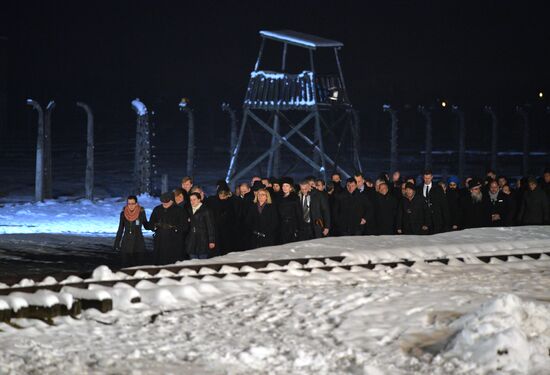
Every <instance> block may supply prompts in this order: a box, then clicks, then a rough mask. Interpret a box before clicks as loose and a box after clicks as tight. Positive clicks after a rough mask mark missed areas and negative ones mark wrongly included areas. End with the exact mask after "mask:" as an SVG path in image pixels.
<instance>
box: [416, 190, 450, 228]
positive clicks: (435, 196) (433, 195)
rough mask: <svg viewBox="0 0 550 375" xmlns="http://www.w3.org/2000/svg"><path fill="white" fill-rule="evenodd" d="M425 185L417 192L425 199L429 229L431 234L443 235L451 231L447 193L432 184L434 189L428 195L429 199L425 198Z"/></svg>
mask: <svg viewBox="0 0 550 375" xmlns="http://www.w3.org/2000/svg"><path fill="white" fill-rule="evenodd" d="M423 190H424V184H422V185H421V186H420V187H419V188H418V189H417V192H416V195H419V196H420V197H422V198H423V199H424V203H425V205H426V209H427V211H428V220H429V221H428V227H429V228H430V233H441V232H445V231H447V230H448V229H449V224H450V219H449V206H448V204H447V198H446V197H445V192H444V191H443V189H442V188H441V186H439V185H436V184H435V183H432V188H431V189H430V192H429V193H428V197H426V198H424V191H423Z"/></svg>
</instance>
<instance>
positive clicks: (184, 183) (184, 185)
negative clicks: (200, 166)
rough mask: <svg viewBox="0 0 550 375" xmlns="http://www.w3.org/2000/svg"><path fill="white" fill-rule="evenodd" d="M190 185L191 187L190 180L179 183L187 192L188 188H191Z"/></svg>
mask: <svg viewBox="0 0 550 375" xmlns="http://www.w3.org/2000/svg"><path fill="white" fill-rule="evenodd" d="M192 187H193V184H192V183H191V181H185V182H182V184H181V188H182V189H183V190H185V191H187V192H189V190H191V188H192Z"/></svg>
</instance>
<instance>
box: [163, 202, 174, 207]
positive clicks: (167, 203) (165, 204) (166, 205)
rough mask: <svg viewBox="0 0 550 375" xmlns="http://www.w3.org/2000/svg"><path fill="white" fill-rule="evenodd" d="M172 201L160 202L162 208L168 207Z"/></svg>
mask: <svg viewBox="0 0 550 375" xmlns="http://www.w3.org/2000/svg"><path fill="white" fill-rule="evenodd" d="M173 203H174V202H172V201H168V202H166V203H164V202H162V207H164V208H169V207H170V206H172V204H173Z"/></svg>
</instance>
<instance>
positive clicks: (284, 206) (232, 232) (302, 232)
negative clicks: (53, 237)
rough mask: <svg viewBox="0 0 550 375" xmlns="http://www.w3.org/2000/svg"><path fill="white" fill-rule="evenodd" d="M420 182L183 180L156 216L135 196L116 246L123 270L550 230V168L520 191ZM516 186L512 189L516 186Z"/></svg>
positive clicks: (490, 183)
mask: <svg viewBox="0 0 550 375" xmlns="http://www.w3.org/2000/svg"><path fill="white" fill-rule="evenodd" d="M433 177H434V176H433V174H432V171H431V170H425V171H423V173H422V177H421V181H419V183H418V184H417V181H416V179H415V178H413V177H403V176H401V174H400V172H398V171H396V172H394V173H393V174H392V175H391V176H389V175H388V174H386V173H382V174H381V175H380V176H379V177H378V179H376V180H374V181H373V180H370V179H366V178H365V177H364V176H363V175H362V174H361V173H355V175H354V176H353V177H350V178H348V179H346V180H345V181H343V180H342V177H341V175H340V174H339V173H333V174H332V176H331V180H330V181H329V182H328V183H325V181H324V180H322V179H318V178H315V177H306V178H304V179H303V180H301V181H299V182H298V183H297V184H296V183H295V181H294V180H293V179H292V178H290V177H282V178H280V179H277V178H262V177H260V176H255V177H253V178H252V180H251V181H250V183H248V182H243V183H241V184H239V185H238V186H237V187H236V190H235V191H234V192H232V191H231V189H230V188H229V186H228V185H227V183H226V182H225V181H223V180H220V181H218V183H217V186H216V194H215V195H213V196H210V197H207V196H206V195H205V192H204V190H203V189H202V188H201V187H200V186H197V185H195V184H194V181H193V179H192V178H191V177H184V178H183V180H182V182H181V187H178V188H176V189H174V191H172V192H166V193H163V194H162V195H161V197H160V200H161V204H160V205H159V206H157V207H155V208H154V209H153V212H152V213H151V216H150V217H149V219H147V217H146V214H145V211H144V209H143V208H142V207H140V205H139V203H138V198H137V197H136V196H129V197H128V198H127V204H126V206H125V207H124V209H123V211H122V212H121V214H120V224H119V228H118V232H117V236H116V240H115V245H114V247H115V249H116V250H119V251H120V254H121V261H122V264H123V265H124V266H133V265H139V264H144V263H145V262H149V263H157V264H168V263H173V262H176V261H179V260H185V259H206V258H210V257H213V256H218V255H223V254H226V253H228V252H233V251H242V250H248V249H254V248H258V247H264V246H272V245H278V244H285V243H289V242H294V241H304V240H309V239H313V238H322V237H326V236H360V235H393V234H401V235H411V234H412V235H425V234H436V233H441V232H446V231H456V230H461V229H466V228H479V227H500V226H513V225H546V224H550V214H549V211H550V203H549V202H550V169H547V170H545V171H544V174H543V176H542V177H541V178H540V179H537V178H535V177H525V178H522V179H519V180H517V181H516V182H515V183H514V184H513V185H512V184H510V183H509V181H508V179H507V178H506V177H504V176H497V174H496V173H495V172H494V171H492V170H490V171H488V172H487V174H486V177H485V178H484V179H477V178H473V177H468V178H466V179H465V181H459V179H458V178H457V177H456V176H451V177H449V178H448V179H446V181H439V182H436V181H434V178H433ZM512 186H513V187H512ZM143 229H147V230H151V231H154V241H153V243H154V249H153V252H152V253H151V254H152V255H153V259H151V258H146V257H147V254H148V252H147V251H146V249H145V241H144V238H143V231H142V230H143Z"/></svg>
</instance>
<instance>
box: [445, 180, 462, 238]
mask: <svg viewBox="0 0 550 375" xmlns="http://www.w3.org/2000/svg"><path fill="white" fill-rule="evenodd" d="M459 182H460V180H459V179H458V177H457V176H450V177H449V178H448V180H447V191H446V192H445V197H446V198H447V206H448V207H449V229H450V230H458V229H460V198H461V192H460V190H459V187H458V184H459Z"/></svg>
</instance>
